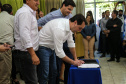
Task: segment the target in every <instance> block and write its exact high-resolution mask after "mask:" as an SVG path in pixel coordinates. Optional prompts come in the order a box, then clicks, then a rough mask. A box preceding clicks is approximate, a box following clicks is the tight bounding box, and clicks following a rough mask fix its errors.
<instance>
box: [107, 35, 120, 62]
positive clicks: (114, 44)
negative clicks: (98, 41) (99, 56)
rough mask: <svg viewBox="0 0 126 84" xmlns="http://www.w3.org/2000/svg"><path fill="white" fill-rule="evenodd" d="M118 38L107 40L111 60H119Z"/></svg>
mask: <svg viewBox="0 0 126 84" xmlns="http://www.w3.org/2000/svg"><path fill="white" fill-rule="evenodd" d="M120 40H121V39H120V37H116V38H115V37H114V38H112V37H111V38H109V42H110V45H109V46H110V55H111V59H115V56H116V59H118V60H119V59H120V42H121V41H120Z"/></svg>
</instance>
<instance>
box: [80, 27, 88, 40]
mask: <svg viewBox="0 0 126 84" xmlns="http://www.w3.org/2000/svg"><path fill="white" fill-rule="evenodd" d="M86 27H87V26H85V28H86ZM81 35H82V36H83V38H86V37H87V35H86V34H85V30H84V28H83V29H82V30H81Z"/></svg>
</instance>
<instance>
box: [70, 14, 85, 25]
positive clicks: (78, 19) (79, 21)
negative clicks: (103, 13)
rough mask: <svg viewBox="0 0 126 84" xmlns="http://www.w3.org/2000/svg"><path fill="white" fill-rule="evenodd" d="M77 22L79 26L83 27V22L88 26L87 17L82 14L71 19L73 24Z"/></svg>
mask: <svg viewBox="0 0 126 84" xmlns="http://www.w3.org/2000/svg"><path fill="white" fill-rule="evenodd" d="M75 20H77V24H78V25H81V24H82V23H83V22H85V24H87V21H86V19H85V17H84V16H83V15H82V14H76V15H75V16H73V17H72V18H70V21H71V22H74V21H75Z"/></svg>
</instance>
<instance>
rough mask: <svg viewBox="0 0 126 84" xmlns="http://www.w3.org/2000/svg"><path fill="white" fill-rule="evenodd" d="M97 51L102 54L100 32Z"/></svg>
mask: <svg viewBox="0 0 126 84" xmlns="http://www.w3.org/2000/svg"><path fill="white" fill-rule="evenodd" d="M98 51H101V52H102V31H101V32H100V36H99V44H98Z"/></svg>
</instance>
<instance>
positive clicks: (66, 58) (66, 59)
mask: <svg viewBox="0 0 126 84" xmlns="http://www.w3.org/2000/svg"><path fill="white" fill-rule="evenodd" d="M62 60H63V61H65V62H67V63H69V64H73V63H74V61H73V60H72V59H70V58H69V57H67V56H65V57H64V58H62Z"/></svg>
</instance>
